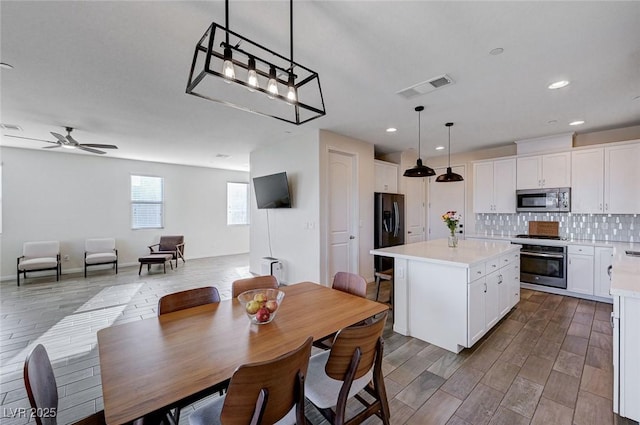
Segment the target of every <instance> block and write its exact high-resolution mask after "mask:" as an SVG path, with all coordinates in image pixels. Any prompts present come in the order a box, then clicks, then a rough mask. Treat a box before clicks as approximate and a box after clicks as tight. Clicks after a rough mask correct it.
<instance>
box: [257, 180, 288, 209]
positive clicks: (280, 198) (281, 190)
mask: <svg viewBox="0 0 640 425" xmlns="http://www.w3.org/2000/svg"><path fill="white" fill-rule="evenodd" d="M253 189H254V191H255V192H256V202H257V204H258V209H264V208H291V196H290V195H289V182H288V181H287V173H286V172H282V173H277V174H271V175H268V176H262V177H254V178H253Z"/></svg>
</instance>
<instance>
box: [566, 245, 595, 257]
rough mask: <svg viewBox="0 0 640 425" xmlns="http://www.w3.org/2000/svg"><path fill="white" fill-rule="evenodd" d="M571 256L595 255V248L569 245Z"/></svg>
mask: <svg viewBox="0 0 640 425" xmlns="http://www.w3.org/2000/svg"><path fill="white" fill-rule="evenodd" d="M567 252H568V253H569V254H581V255H593V254H594V252H595V251H594V248H593V247H592V246H587V245H569V246H568V248H567Z"/></svg>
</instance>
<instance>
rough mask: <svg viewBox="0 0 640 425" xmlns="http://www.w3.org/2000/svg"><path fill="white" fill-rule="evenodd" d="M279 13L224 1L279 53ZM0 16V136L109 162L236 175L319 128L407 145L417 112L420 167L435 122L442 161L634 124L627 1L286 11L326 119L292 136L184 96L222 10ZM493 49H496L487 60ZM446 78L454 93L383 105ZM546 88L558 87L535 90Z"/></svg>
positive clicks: (413, 140)
mask: <svg viewBox="0 0 640 425" xmlns="http://www.w3.org/2000/svg"><path fill="white" fill-rule="evenodd" d="M288 10H289V3H288V2H287V1H265V0H263V1H240V0H238V1H234V0H231V2H230V28H231V29H232V30H234V31H236V32H238V33H240V34H242V35H244V36H246V37H248V38H250V39H252V40H254V41H257V42H259V43H261V44H263V45H265V46H267V47H269V48H271V49H272V50H275V51H278V52H280V53H282V54H284V55H288V52H289V34H288V23H289V16H288ZM0 14H1V22H0V23H1V40H0V43H1V44H0V47H1V50H0V60H1V61H2V62H7V63H10V64H12V65H13V66H14V69H13V70H4V69H3V70H2V71H1V73H0V77H1V80H0V84H1V87H0V88H1V92H0V101H1V104H0V106H1V113H2V116H1V122H2V123H8V124H17V125H20V126H21V127H23V129H24V131H23V132H20V133H17V132H15V131H8V130H5V131H3V134H5V135H7V134H14V135H21V136H24V137H33V138H40V139H47V140H53V138H52V136H50V134H49V132H51V131H55V132H62V133H64V129H63V127H64V126H72V127H75V128H76V130H75V131H74V137H75V139H76V140H78V141H79V142H80V143H112V144H116V145H118V146H119V149H118V150H117V151H110V152H109V153H108V155H109V156H111V157H119V158H132V159H144V160H150V161H161V162H170V163H179V164H189V165H198V166H205V167H220V168H231V169H248V168H247V167H248V162H249V160H248V158H249V152H250V151H251V150H253V149H255V148H256V147H258V146H263V145H268V144H271V143H274V142H277V141H279V140H282V139H283V138H287V137H290V136H291V135H292V134H293V135H300V134H304V133H305V132H307V131H310V130H313V129H318V128H322V129H327V130H331V131H335V132H337V133H341V134H344V135H347V136H351V137H355V138H358V139H362V140H365V141H369V142H371V143H374V144H375V145H376V150H377V152H394V151H400V150H405V149H408V148H415V147H416V144H417V117H416V112H414V107H415V106H416V105H424V106H425V111H424V112H423V113H422V142H423V146H422V150H423V152H425V153H426V154H427V155H428V156H433V155H435V154H436V153H435V151H434V150H433V148H434V147H435V146H436V145H440V144H445V143H446V140H447V139H446V138H447V130H446V127H445V126H444V123H445V122H449V121H451V122H454V123H455V126H454V127H453V128H452V151H453V152H454V153H455V152H463V151H469V150H475V149H479V148H482V147H489V146H498V145H503V144H507V143H511V142H513V141H514V140H518V139H523V138H531V137H540V136H546V135H552V134H559V133H567V132H570V131H577V132H588V131H596V130H604V129H609V128H615V127H624V126H627V125H637V124H640V99H636V100H634V98H636V97H637V96H640V43H639V42H638V40H640V2H637V1H629V2H612V1H602V2H575V1H572V2H537V1H535V2H521V1H518V2H432V1H412V2H409V1H370V2H367V1H299V0H296V1H295V2H294V37H295V41H294V43H295V44H294V48H295V52H294V54H295V60H296V61H297V62H299V63H301V64H303V65H305V66H307V67H309V68H311V69H313V70H315V71H317V72H318V73H319V75H320V81H321V83H322V90H323V94H324V99H325V103H326V109H327V115H326V116H325V117H322V118H320V119H317V120H315V121H312V122H310V123H308V124H305V125H302V126H295V125H291V124H287V123H282V122H279V121H277V120H274V119H269V118H264V117H261V116H257V115H253V114H249V113H247V112H243V111H239V110H236V109H232V108H228V107H225V106H222V105H219V104H216V103H214V102H209V101H206V100H203V99H199V98H196V97H194V96H189V95H187V94H185V87H186V82H187V76H188V72H189V67H190V64H191V58H192V54H193V49H194V47H195V44H196V42H197V41H198V40H199V38H200V37H201V36H202V34H203V33H204V31H205V30H206V28H207V27H208V26H209V25H210V23H211V22H212V21H216V22H219V23H221V24H223V23H224V2H222V1H209V2H192V1H175V2H171V1H153V2H151V1H147V2H141V1H140V2H138V1H107V2H96V1H64V2H61V1H37V2H30V1H15V2H14V1H2V2H1V3H0ZM496 47H501V48H503V49H504V53H503V54H501V55H498V56H492V55H490V54H489V52H490V51H491V50H492V49H494V48H496ZM445 73H446V74H448V75H449V76H451V77H452V78H453V80H454V81H455V84H453V85H451V86H449V87H446V88H442V89H440V90H437V91H434V92H431V93H427V94H424V95H422V96H419V97H417V98H414V99H409V100H407V99H404V98H402V97H400V96H398V95H397V94H396V92H398V91H399V90H402V89H404V88H407V87H409V86H412V85H414V84H416V83H419V82H422V81H424V80H427V79H430V78H432V77H436V76H439V75H442V74H445ZM559 79H568V80H571V84H570V85H569V86H568V87H566V88H564V89H561V90H556V91H551V90H548V89H547V88H546V87H547V85H548V84H549V83H551V82H553V81H556V80H559ZM574 119H583V120H585V121H586V124H585V125H583V126H580V127H570V126H569V125H568V123H569V122H570V121H572V120H574ZM552 120H555V121H556V123H554V124H550V123H549V121H552ZM389 126H393V127H396V128H398V131H397V132H396V133H394V134H389V133H386V132H385V131H384V130H385V128H387V127H389ZM2 144H3V145H7V146H18V147H29V148H36V149H39V148H41V147H42V146H44V145H46V144H45V143H40V142H37V141H27V140H19V139H14V138H9V137H2ZM55 151H56V150H53V151H51V152H52V154H53V153H54V152H55ZM79 154H81V155H86V153H79ZM217 154H225V155H230V157H229V158H226V159H221V158H216V155H217Z"/></svg>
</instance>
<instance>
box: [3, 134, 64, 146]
mask: <svg viewBox="0 0 640 425" xmlns="http://www.w3.org/2000/svg"><path fill="white" fill-rule="evenodd" d="M5 136H6V137H15V138H16V139H26V140H35V141H37V142H47V143H55V144H56V145H59V144H60V143H59V142H52V141H50V140H44V139H34V138H33V137H22V136H12V135H11V134H5Z"/></svg>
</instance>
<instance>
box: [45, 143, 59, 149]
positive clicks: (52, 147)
mask: <svg viewBox="0 0 640 425" xmlns="http://www.w3.org/2000/svg"><path fill="white" fill-rule="evenodd" d="M52 143H53V142H52ZM61 146H62V145H61V144H60V143H56V145H55V146H43V147H42V149H55V148H59V147H61Z"/></svg>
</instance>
